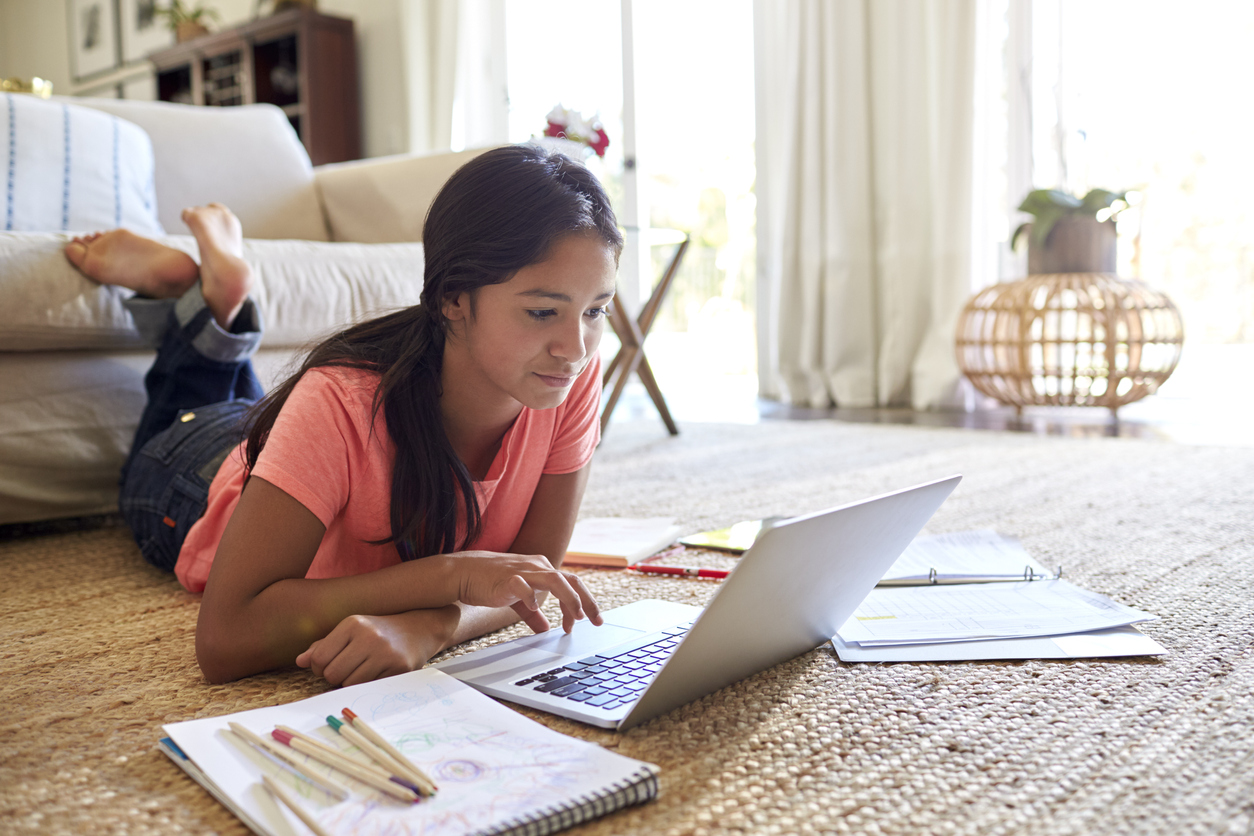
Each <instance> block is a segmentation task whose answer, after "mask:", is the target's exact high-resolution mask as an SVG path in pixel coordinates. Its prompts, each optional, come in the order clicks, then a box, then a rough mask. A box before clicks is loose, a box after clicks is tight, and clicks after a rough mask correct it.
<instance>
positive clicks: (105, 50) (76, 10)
mask: <svg viewBox="0 0 1254 836" xmlns="http://www.w3.org/2000/svg"><path fill="white" fill-rule="evenodd" d="M68 3H69V15H70V20H69V24H70V25H69V27H68V28H69V30H70V68H71V70H72V71H73V73H74V78H75V79H76V80H82V79H86V78H90V77H92V76H95V75H99V74H100V73H104V72H108V71H109V70H112V69H114V68H116V67H117V66H118V18H117V5H116V3H115V0H68Z"/></svg>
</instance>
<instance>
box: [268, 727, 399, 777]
mask: <svg viewBox="0 0 1254 836" xmlns="http://www.w3.org/2000/svg"><path fill="white" fill-rule="evenodd" d="M275 728H276V729H278V730H279V731H282V732H287V733H288V734H290V735H291V736H292V737H298V738H300V739H301V740H303V741H305V742H306V743H308V744H309V745H310V746H317V747H318V748H319V749H323V750H325V751H326V752H327V753H328V754H331V755H336V756H337V757H341V758H345V759H347V760H350V761H352V762H353V763H356V764H359V765H361V766H364V767H365V768H366V769H376V770H377V769H379V767H378V765H377V764H375V763H373V762H371V761H370V760H368V756H363V755H357V754H353V753H352V752H345V751H344V750H343V749H337V748H335V747H334V746H332V745H331V744H330V743H327V742H326V741H325V740H319V739H318V738H316V737H314V736H313V735H312V734H305V733H304V732H303V731H297V730H296V729H294V728H292V727H291V726H282V725H280V726H275ZM388 777H391V773H390V772H389V773H388Z"/></svg>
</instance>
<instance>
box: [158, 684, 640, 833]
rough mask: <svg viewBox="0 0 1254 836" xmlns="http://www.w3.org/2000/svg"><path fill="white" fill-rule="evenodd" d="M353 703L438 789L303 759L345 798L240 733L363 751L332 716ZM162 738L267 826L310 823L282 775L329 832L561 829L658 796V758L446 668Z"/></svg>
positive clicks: (199, 776)
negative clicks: (389, 786)
mask: <svg viewBox="0 0 1254 836" xmlns="http://www.w3.org/2000/svg"><path fill="white" fill-rule="evenodd" d="M344 708H349V709H351V710H352V711H353V712H354V713H356V714H357V715H358V716H360V717H361V718H363V719H365V720H366V721H367V722H368V723H369V724H370V726H371V727H372V728H373V729H375V730H376V731H377V732H379V734H381V735H382V736H383V738H384V739H386V740H387V741H388V742H389V743H391V744H392V745H393V746H395V747H396V748H398V749H400V750H401V752H402V753H403V754H404V755H405V756H406V757H408V758H409V760H410V761H412V762H413V763H414V764H415V765H417V766H418V767H419V768H420V769H422V770H423V771H424V772H425V773H426V774H427V775H429V776H430V777H431V778H432V779H433V780H434V781H435V783H436V784H437V785H438V786H439V791H438V792H437V793H436V794H435V795H434V796H432V797H430V798H424V799H423V800H421V801H420V802H418V803H405V802H401V801H398V800H395V799H393V798H391V797H390V796H387V795H384V794H382V793H380V792H378V791H376V790H373V789H371V788H370V787H368V786H367V785H365V784H361V783H358V782H356V781H354V780H353V779H352V778H349V777H346V776H345V775H344V774H343V773H340V772H337V771H336V770H334V769H332V768H330V767H325V766H322V765H321V764H320V763H319V762H318V761H316V760H313V759H308V760H304V761H303V763H302V766H301V769H304V770H309V771H312V772H314V773H315V774H316V775H319V776H322V777H324V778H330V779H332V780H333V781H335V782H337V783H339V784H341V785H343V786H345V787H347V788H348V789H349V790H350V793H349V797H348V798H347V799H346V800H342V801H341V800H339V799H337V798H335V797H334V796H333V795H331V794H330V793H328V792H326V791H325V790H323V789H322V788H320V787H319V786H317V785H316V784H314V783H312V782H310V781H309V780H307V779H306V778H304V777H301V776H300V775H298V774H297V771H296V770H293V769H291V768H289V767H288V766H286V765H285V764H283V763H282V762H281V761H279V760H278V759H276V758H274V757H273V756H271V755H269V754H266V753H263V752H262V751H260V750H259V749H257V748H255V747H254V746H252V745H250V744H249V743H247V742H246V741H244V740H243V739H242V738H241V737H239V736H238V735H236V734H235V733H234V732H232V731H231V730H230V728H229V724H230V723H231V722H232V721H234V722H236V723H239V724H240V725H242V726H245V727H246V728H248V729H250V730H251V731H253V732H255V733H256V734H258V735H262V736H269V734H270V732H271V731H272V730H273V729H274V728H275V727H277V726H281V725H282V726H289V727H292V728H295V729H297V730H299V731H303V732H305V733H306V734H309V735H312V736H314V737H317V738H319V739H320V740H322V741H323V742H325V743H328V744H330V745H332V746H335V747H336V748H338V749H341V750H344V751H347V752H348V753H349V754H350V755H352V754H355V747H353V746H351V745H350V744H349V743H348V742H347V741H346V739H345V738H342V737H340V736H339V735H338V734H336V732H334V731H333V730H332V729H331V728H330V727H329V726H328V725H327V721H326V718H327V716H328V715H339V714H340V712H341V710H342V709H344ZM164 729H165V732H166V734H167V735H168V737H166V738H163V739H162V741H161V749H162V751H164V752H165V753H166V754H167V755H168V756H169V757H170V758H171V760H173V761H174V762H175V763H176V764H177V765H178V766H179V767H180V768H182V769H183V770H184V771H185V772H187V774H188V775H190V776H191V777H192V778H193V779H194V780H195V781H196V782H197V783H199V784H200V785H201V786H203V787H204V788H205V789H206V790H208V791H209V792H210V794H212V795H213V796H214V797H215V798H217V799H218V801H220V802H221V803H222V804H224V805H225V806H226V807H227V808H228V809H230V810H231V812H233V813H234V814H235V815H236V816H238V817H239V819H240V820H241V821H243V822H244V824H246V825H247V826H248V827H249V828H250V829H251V830H253V831H254V832H255V833H257V834H261V836H289V834H307V833H309V832H310V830H309V828H308V827H307V826H306V825H305V824H304V823H303V822H301V821H300V819H299V818H298V817H297V816H296V815H295V814H293V812H292V811H291V810H289V809H288V808H287V807H285V806H284V805H281V804H279V803H278V802H277V801H276V799H275V797H274V796H273V795H272V794H271V793H270V792H269V791H268V790H266V789H265V788H264V786H263V785H262V783H261V777H262V775H268V776H269V777H270V778H271V780H273V781H276V782H278V783H279V784H280V785H281V787H282V788H283V789H286V790H288V791H289V792H288V794H289V795H291V796H294V797H295V800H296V801H297V802H298V803H299V804H300V806H301V809H302V811H303V812H305V813H306V814H308V815H310V816H311V817H312V818H313V819H314V820H315V821H316V822H317V824H318V826H319V827H320V828H321V829H322V830H324V831H325V832H327V833H332V834H344V836H348V835H349V834H353V835H354V836H356V835H357V834H383V833H396V834H406V833H422V834H424V835H425V836H436V834H454V833H456V834H469V833H482V834H529V836H540V835H541V834H546V833H555V832H557V831H559V830H562V829H565V828H567V827H572V826H574V825H576V824H580V823H581V822H585V821H588V820H590V819H593V818H596V817H599V816H603V815H605V814H607V813H611V812H613V811H615V810H618V809H620V808H623V807H628V806H631V805H635V804H642V803H644V802H647V801H649V800H651V799H653V798H655V797H656V796H657V793H658V769H657V767H655V766H653V765H652V764H649V763H645V762H643V761H638V760H633V759H631V758H628V757H625V756H623V755H619V754H617V753H615V752H611V751H608V750H606V749H603V748H601V747H600V746H598V745H596V744H595V743H589V742H587V741H584V740H579V739H577V738H573V737H569V736H567V735H564V734H560V733H559V732H555V731H553V730H551V729H549V728H547V727H545V726H543V725H541V724H539V723H537V722H535V721H533V720H530V719H528V718H526V717H524V716H522V715H521V714H519V713H518V712H516V711H514V710H512V709H510V708H507V707H506V706H504V705H501V704H500V703H498V702H496V701H495V700H493V699H491V698H490V697H486V696H484V695H483V694H480V693H479V692H478V691H475V690H473V689H471V688H469V687H468V686H466V685H463V684H462V683H460V682H458V681H457V680H456V679H453V678H452V677H450V676H448V675H447V674H444V673H441V672H440V671H438V670H433V669H430V668H428V669H424V670H420V671H414V672H412V673H407V674H402V675H400V676H394V677H389V678H387V679H381V680H378V681H376V682H368V683H365V684H362V685H354V686H351V687H348V688H341V689H339V690H335V691H329V692H327V693H325V694H320V695H318V696H316V697H310V698H309V699H306V700H301V701H299V702H294V703H289V704H287V705H277V706H272V707H269V708H258V709H254V710H252V711H241V712H238V713H235V714H228V715H222V716H219V717H208V718H204V719H201V720H190V721H187V722H184V723H171V724H169V725H166V726H165V727H164Z"/></svg>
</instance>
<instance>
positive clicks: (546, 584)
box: [533, 572, 583, 633]
mask: <svg viewBox="0 0 1254 836" xmlns="http://www.w3.org/2000/svg"><path fill="white" fill-rule="evenodd" d="M536 580H537V581H538V582H539V583H542V584H543V587H542V588H543V589H546V590H548V591H549V592H551V593H553V596H554V597H555V598H557V602H558V603H559V604H560V605H561V607H562V629H563V630H565V631H566V632H567V633H569V632H570V631H571V630H573V629H575V622H576V621H578V620H579V619H581V618H583V605H582V603H581V602H580V600H579V594H578V593H577V592H575V590H574V588H573V587H572V586H571V585H570V581H568V580H567V579H566V575H565V574H563V573H562V572H545V573H544V574H542V575H540V576H539V577H538V578H537V579H536ZM534 585H535V584H533V586H534Z"/></svg>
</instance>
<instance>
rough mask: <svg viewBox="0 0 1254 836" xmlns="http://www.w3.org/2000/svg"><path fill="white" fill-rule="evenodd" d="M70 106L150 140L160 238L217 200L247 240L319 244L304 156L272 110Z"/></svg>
mask: <svg viewBox="0 0 1254 836" xmlns="http://www.w3.org/2000/svg"><path fill="white" fill-rule="evenodd" d="M54 98H55V97H54ZM73 101H75V102H78V103H79V104H82V105H84V106H87V107H91V108H95V109H96V110H100V111H103V112H105V113H112V114H114V115H116V116H119V117H121V118H123V119H127V120H129V121H131V122H134V123H135V124H136V125H139V126H140V127H141V128H143V129H144V130H145V131H147V132H148V135H149V136H150V137H152V145H153V153H154V155H155V158H156V189H157V200H158V206H159V207H160V218H161V223H163V224H164V225H165V228H166V229H167V230H168V231H170V232H178V231H182V230H184V229H186V227H184V226H183V222H182V221H181V220H179V213H180V212H182V211H183V210H184V209H185V208H187V207H188V206H199V205H201V204H204V203H210V202H213V201H217V202H218V203H223V204H226V205H227V206H229V207H231V211H233V212H234V213H235V214H236V215H237V216H238V217H239V219H240V224H241V225H242V226H243V227H244V236H245V237H247V238H302V239H306V240H309V241H326V240H327V238H328V235H327V227H326V222H325V221H324V220H323V218H322V209H321V208H320V207H319V205H318V194H317V192H316V191H315V189H314V178H313V167H312V166H311V165H310V162H309V155H308V154H307V153H305V148H304V146H303V145H301V144H300V139H299V138H297V136H296V132H295V131H294V130H292V126H291V123H289V122H288V121H287V117H286V116H284V115H283V111H282V110H280V109H279V108H277V107H275V106H274V105H269V104H258V105H244V106H241V107H195V106H192V105H183V104H171V103H169V102H140V101H123V100H120V99H74V100H73Z"/></svg>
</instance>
